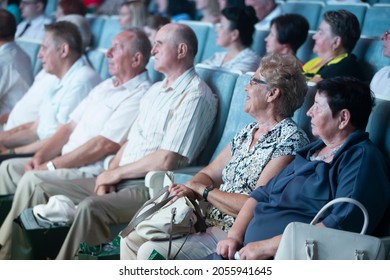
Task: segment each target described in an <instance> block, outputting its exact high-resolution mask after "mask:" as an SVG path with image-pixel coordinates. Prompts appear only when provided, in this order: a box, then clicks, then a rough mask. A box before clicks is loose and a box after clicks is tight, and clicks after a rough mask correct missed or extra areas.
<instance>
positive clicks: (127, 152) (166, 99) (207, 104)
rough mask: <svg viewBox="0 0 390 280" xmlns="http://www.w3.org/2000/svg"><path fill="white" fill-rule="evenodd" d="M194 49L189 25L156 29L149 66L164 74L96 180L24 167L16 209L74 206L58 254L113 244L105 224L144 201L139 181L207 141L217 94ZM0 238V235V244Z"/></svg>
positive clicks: (125, 217)
mask: <svg viewBox="0 0 390 280" xmlns="http://www.w3.org/2000/svg"><path fill="white" fill-rule="evenodd" d="M196 52H197V39H196V35H195V33H194V32H193V31H192V29H191V28H190V27H188V26H186V25H183V24H177V23H175V24H172V23H170V24H167V25H165V26H163V27H162V28H161V29H160V30H159V31H158V33H157V35H156V43H155V44H154V46H153V48H152V51H151V54H152V55H154V56H155V65H154V66H155V69H156V70H157V71H160V72H162V73H163V74H164V75H165V79H164V80H163V81H161V82H158V83H156V84H154V85H153V86H152V87H151V88H150V89H149V90H148V91H147V92H146V93H145V95H144V97H143V98H142V99H141V102H140V109H139V115H138V117H137V118H136V120H135V121H134V123H133V125H132V127H131V129H130V131H129V134H128V137H127V142H126V143H125V144H124V145H122V147H121V149H120V150H119V151H118V152H117V153H116V155H115V157H114V158H113V159H112V161H111V162H110V165H109V169H108V170H106V171H104V172H103V173H101V174H100V175H99V176H98V177H97V178H85V179H82V180H80V179H79V180H56V181H51V180H47V181H43V182H42V180H41V179H39V180H35V178H33V176H29V175H28V174H31V173H30V172H27V173H26V174H25V175H24V177H23V178H22V179H21V181H20V183H19V184H21V183H22V182H24V185H23V186H21V185H19V186H18V188H17V189H18V190H19V191H20V193H19V194H18V197H20V198H22V197H23V198H24V199H25V200H24V201H27V202H28V203H27V204H25V205H21V206H20V208H19V209H20V211H22V210H23V209H25V208H28V207H32V206H34V205H36V204H41V203H46V202H47V199H48V198H49V197H50V196H52V195H56V194H64V195H66V196H68V197H69V198H70V199H72V200H73V201H74V202H75V204H78V207H77V212H76V216H75V219H74V222H73V224H72V226H71V228H70V230H69V232H68V235H67V237H66V239H65V241H64V243H63V245H62V247H61V250H60V252H59V254H58V256H57V259H73V258H75V256H76V254H77V252H78V249H79V245H80V243H81V242H86V243H87V244H88V245H98V244H101V243H104V242H109V241H111V240H112V238H113V237H112V236H111V232H110V229H109V224H121V223H127V222H129V221H130V219H131V218H132V216H133V215H134V213H135V212H136V211H137V210H138V209H139V207H141V206H142V204H143V203H144V202H145V201H146V200H147V199H149V192H148V189H147V188H146V187H145V185H144V180H143V179H142V180H140V178H142V177H144V176H145V175H146V173H147V172H149V171H151V170H172V169H177V168H180V167H184V166H187V165H189V164H191V163H193V162H194V160H195V159H196V157H197V156H198V154H199V152H200V151H201V150H202V148H203V147H204V146H205V144H206V140H207V138H208V135H209V133H210V131H211V129H212V126H213V124H214V119H215V116H216V113H217V99H216V97H215V95H214V94H213V93H212V92H211V90H210V88H209V87H208V86H207V85H206V83H205V82H203V81H202V80H201V79H200V78H199V76H198V75H197V74H196V72H195V70H194V66H193V63H194V58H195V55H196ZM136 57H137V56H136ZM0 176H1V175H0ZM24 179H25V180H24ZM127 179H130V180H127ZM18 204H19V203H18ZM2 241H3V240H2V239H1V232H0V244H2ZM3 245H4V244H3ZM0 253H1V250H0Z"/></svg>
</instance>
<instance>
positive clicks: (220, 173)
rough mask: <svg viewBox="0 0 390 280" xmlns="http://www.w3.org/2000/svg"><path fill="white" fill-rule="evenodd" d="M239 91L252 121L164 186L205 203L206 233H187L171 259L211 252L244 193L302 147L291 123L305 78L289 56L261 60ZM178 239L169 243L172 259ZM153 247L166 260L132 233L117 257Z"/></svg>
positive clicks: (159, 245)
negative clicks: (197, 166) (187, 175)
mask: <svg viewBox="0 0 390 280" xmlns="http://www.w3.org/2000/svg"><path fill="white" fill-rule="evenodd" d="M245 91H246V92H247V100H246V102H245V105H244V111H245V112H246V113H248V114H249V115H251V116H252V117H253V118H254V119H255V120H256V121H255V122H253V123H250V124H248V125H247V126H246V127H245V128H244V129H243V130H242V131H240V132H239V133H238V134H237V135H236V136H235V137H234V138H233V140H232V141H231V143H230V144H229V145H228V146H227V147H226V148H225V149H224V150H223V151H222V152H221V154H220V155H219V156H218V157H217V158H216V159H215V160H214V161H213V162H212V163H210V164H209V165H208V166H206V167H205V168H204V169H202V170H201V171H200V172H199V173H198V174H196V175H195V176H194V177H193V178H192V179H191V180H190V181H189V182H187V183H186V184H185V185H172V186H170V192H171V194H172V195H177V196H184V195H185V196H187V197H190V198H194V199H197V200H202V199H205V200H206V201H208V202H209V203H210V206H209V208H208V209H207V212H206V224H207V226H208V229H207V231H206V233H197V234H192V235H190V236H189V237H188V239H187V241H186V242H185V245H184V247H183V248H182V249H181V250H180V252H179V254H178V256H177V259H197V258H202V257H205V256H207V255H209V254H210V253H212V252H214V251H215V246H216V244H217V242H218V240H222V239H224V238H225V237H226V234H227V232H229V230H230V228H231V226H232V225H233V222H234V219H235V217H236V216H237V214H238V212H239V211H240V209H241V207H242V206H243V205H244V203H245V201H246V200H247V199H248V197H249V194H250V193H251V192H252V191H253V190H255V189H256V188H257V187H259V186H262V185H264V184H266V183H267V182H268V181H269V180H270V179H271V178H272V177H273V176H274V175H276V174H277V173H278V172H279V171H280V170H281V169H282V168H283V167H284V166H286V165H287V164H288V163H289V162H291V161H292V159H293V158H294V156H295V154H296V152H297V150H298V149H300V148H302V147H303V146H305V145H306V144H308V140H307V137H306V134H305V133H304V132H303V131H302V130H301V129H300V128H298V127H297V125H296V124H295V123H294V122H293V121H292V120H291V116H292V115H293V113H294V111H295V110H296V109H297V108H298V107H300V106H301V105H302V103H303V99H304V96H305V94H306V91H307V87H306V82H305V77H304V76H303V75H302V70H301V68H300V67H299V64H298V61H297V60H296V59H295V58H294V57H293V56H290V55H281V54H272V55H269V56H266V57H264V58H263V59H262V60H261V64H260V67H259V69H258V70H257V71H256V73H255V74H254V76H253V77H252V79H251V80H250V82H249V84H248V85H247V86H246V87H245ZM183 240H184V238H179V239H175V240H174V241H173V243H172V254H173V255H175V254H176V252H177V251H178V249H179V248H180V246H181V244H182V243H183ZM145 242H146V243H145ZM153 249H155V250H157V251H158V252H159V253H160V254H162V255H163V256H166V255H167V249H168V242H166V241H154V242H152V241H149V242H148V241H147V240H145V239H143V238H142V237H140V236H139V235H138V234H137V232H136V231H133V232H132V233H130V234H129V235H128V237H127V238H124V239H122V240H121V259H137V258H138V259H147V258H148V257H149V255H150V254H151V252H152V251H153Z"/></svg>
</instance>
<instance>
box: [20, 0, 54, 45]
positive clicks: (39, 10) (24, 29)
mask: <svg viewBox="0 0 390 280" xmlns="http://www.w3.org/2000/svg"><path fill="white" fill-rule="evenodd" d="M46 4H47V0H22V1H21V2H20V10H21V12H22V17H23V21H22V22H21V23H19V24H18V28H17V30H16V38H23V39H33V40H39V41H41V40H42V39H43V37H44V36H45V24H49V23H50V22H51V21H52V20H51V19H50V18H48V17H46V16H45V15H44V12H45V7H46Z"/></svg>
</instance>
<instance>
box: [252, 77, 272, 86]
mask: <svg viewBox="0 0 390 280" xmlns="http://www.w3.org/2000/svg"><path fill="white" fill-rule="evenodd" d="M249 84H250V85H251V86H255V85H268V83H267V82H265V81H263V80H260V79H257V78H255V76H252V77H251V79H250V80H249Z"/></svg>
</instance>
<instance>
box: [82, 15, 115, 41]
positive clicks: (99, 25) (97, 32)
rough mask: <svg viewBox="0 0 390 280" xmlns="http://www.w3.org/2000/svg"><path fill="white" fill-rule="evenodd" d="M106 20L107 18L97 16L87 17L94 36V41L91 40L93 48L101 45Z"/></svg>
mask: <svg viewBox="0 0 390 280" xmlns="http://www.w3.org/2000/svg"><path fill="white" fill-rule="evenodd" d="M106 18H107V17H105V16H95V15H88V16H87V17H86V19H87V21H88V23H89V27H90V29H91V34H92V40H91V47H92V48H97V47H98V45H99V40H100V36H101V34H102V30H103V26H104V21H105V20H106ZM110 43H111V42H110Z"/></svg>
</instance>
